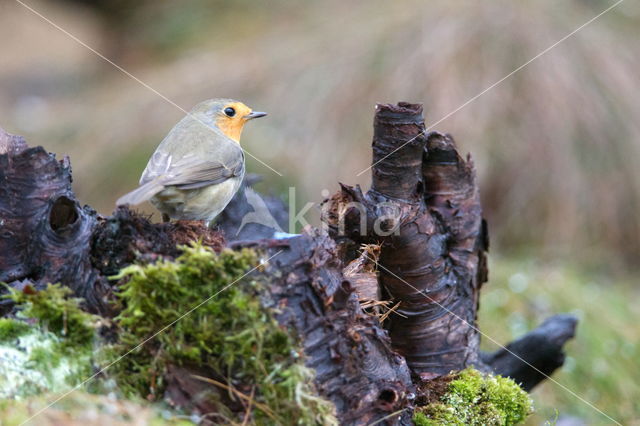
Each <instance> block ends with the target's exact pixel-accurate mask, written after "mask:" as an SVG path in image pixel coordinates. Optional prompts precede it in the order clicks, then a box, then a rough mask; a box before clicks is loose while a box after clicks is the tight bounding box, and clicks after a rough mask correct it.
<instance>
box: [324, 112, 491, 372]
mask: <svg viewBox="0 0 640 426" xmlns="http://www.w3.org/2000/svg"><path fill="white" fill-rule="evenodd" d="M345 206H350V207H345ZM325 211H327V212H329V214H327V215H326V216H325V220H326V221H327V222H328V223H329V225H330V226H331V230H332V234H333V235H334V236H335V237H336V238H340V237H343V236H344V237H347V238H350V239H351V240H353V241H354V242H355V243H356V244H363V243H376V244H380V245H381V247H382V250H381V255H380V260H379V263H378V265H379V272H380V284H381V287H382V292H383V298H384V294H386V295H387V297H388V298H390V299H391V300H392V301H394V302H398V303H400V306H399V308H398V309H397V311H396V312H397V313H398V315H392V316H391V317H390V321H389V326H388V328H389V333H390V336H391V340H392V342H393V346H394V349H396V350H397V351H398V352H399V353H400V354H401V355H403V356H404V357H405V358H406V359H407V362H408V363H409V366H410V367H411V368H412V370H413V371H414V372H416V373H418V374H421V375H422V377H423V378H432V377H437V376H439V375H443V374H447V373H449V372H450V371H452V370H461V369H463V368H465V367H466V366H468V365H476V366H479V365H481V362H480V361H479V358H478V345H479V334H478V331H477V328H475V317H476V310H477V306H478V292H479V289H480V285H481V284H482V282H483V281H484V280H485V276H486V274H485V272H484V270H485V266H484V256H485V254H484V253H485V250H486V236H485V233H484V232H483V229H484V228H483V226H482V216H481V208H480V198H479V193H478V188H477V183H476V180H475V172H474V170H473V165H472V163H471V161H470V160H468V161H466V162H465V161H464V160H462V158H460V156H459V155H458V153H457V151H456V148H455V144H454V142H453V139H452V138H451V137H450V136H448V135H441V134H438V133H431V134H428V135H425V132H424V121H423V119H422V106H421V105H413V104H404V103H403V104H399V105H397V106H394V105H379V106H378V110H377V112H376V120H375V123H374V136H373V166H372V184H371V189H370V190H369V191H368V192H367V193H366V194H363V193H362V191H361V190H360V188H358V187H356V188H352V187H348V186H345V185H343V187H342V190H341V191H340V192H339V193H338V194H336V195H334V197H332V199H331V200H329V201H328V206H327V207H326V208H325ZM336 212H338V213H336ZM343 224H344V225H343ZM363 224H364V225H365V226H364V228H363V226H362V225H363ZM363 231H364V232H363ZM341 233H342V234H341Z"/></svg>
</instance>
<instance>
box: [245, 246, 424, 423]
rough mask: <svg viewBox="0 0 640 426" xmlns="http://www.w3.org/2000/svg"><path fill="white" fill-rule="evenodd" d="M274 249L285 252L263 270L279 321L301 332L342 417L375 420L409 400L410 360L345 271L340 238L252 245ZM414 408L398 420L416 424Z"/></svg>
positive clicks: (320, 381)
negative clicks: (370, 311)
mask: <svg viewBox="0 0 640 426" xmlns="http://www.w3.org/2000/svg"><path fill="white" fill-rule="evenodd" d="M252 246H254V247H256V248H260V249H263V250H266V251H267V253H268V254H269V255H273V254H275V253H277V252H279V251H282V252H281V253H280V254H279V255H277V256H276V257H275V258H274V259H273V261H271V262H270V263H269V265H268V267H267V268H266V270H265V271H264V272H262V273H261V274H260V275H262V278H263V279H265V280H267V281H270V283H271V284H270V289H269V292H270V298H271V299H272V300H273V302H272V303H273V307H278V306H279V307H282V306H286V309H282V313H281V314H280V315H279V316H278V318H277V319H278V321H279V322H280V323H281V324H282V325H284V326H287V327H290V328H291V329H293V330H296V331H297V334H298V335H299V336H300V337H301V339H302V342H303V347H304V352H305V354H306V356H307V361H306V364H307V366H308V367H310V368H313V369H314V370H315V371H316V384H317V386H318V389H319V391H320V393H321V394H322V395H324V396H326V397H327V398H328V399H330V400H331V401H332V402H333V403H334V404H335V406H336V409H337V413H338V418H339V419H340V421H341V424H363V425H364V424H370V423H372V422H374V421H376V420H380V419H381V418H383V417H386V416H388V415H389V414H390V413H393V412H396V411H398V410H402V409H404V408H406V407H408V406H409V405H410V404H411V402H412V400H413V398H414V395H415V389H414V388H413V385H412V382H411V378H410V375H409V369H408V368H407V364H406V362H405V360H404V359H403V358H402V357H401V356H398V355H397V354H395V353H394V352H393V351H392V350H391V342H390V341H389V338H388V337H387V335H386V333H385V331H384V330H383V329H382V327H381V326H380V324H379V322H378V321H377V319H376V318H375V317H373V316H371V315H367V314H365V313H363V312H362V310H361V308H360V304H359V302H358V296H357V294H356V292H355V291H354V288H353V287H352V286H351V283H350V282H349V281H346V280H344V278H343V276H342V264H341V263H340V261H339V260H338V256H337V251H336V250H337V248H336V246H335V243H334V242H333V241H332V240H331V239H330V238H328V237H327V236H321V235H319V234H317V235H306V234H303V235H302V236H298V237H293V238H289V239H286V240H282V241H280V242H278V243H275V242H274V240H263V241H261V242H258V243H256V244H252ZM410 418H411V416H410V413H409V412H408V411H404V412H403V413H401V414H399V415H398V416H397V418H396V419H394V423H395V422H396V421H398V419H400V420H399V421H401V422H402V423H408V422H409V419H410Z"/></svg>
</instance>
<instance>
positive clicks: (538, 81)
mask: <svg viewBox="0 0 640 426" xmlns="http://www.w3.org/2000/svg"><path fill="white" fill-rule="evenodd" d="M612 3H613V2H610V1H602V0H568V1H564V2H554V1H551V0H540V1H536V2H530V1H527V2H509V1H506V0H505V1H503V0H498V1H493V2H471V1H445V0H438V1H432V2H424V1H419V0H402V1H398V2H388V1H381V0H354V1H350V2H344V1H338V0H325V1H323V2H311V1H301V2H295V3H294V2H290V1H285V0H270V1H264V2H255V1H249V0H240V1H235V2H228V1H220V0H188V1H187V0H185V1H178V0H160V1H157V0H156V1H152V0H138V1H134V0H110V1H109V0H47V1H45V0H30V1H28V4H29V5H31V6H33V7H34V8H35V9H37V10H38V11H39V12H41V13H42V14H44V15H45V16H46V17H47V18H49V19H51V20H52V21H53V22H55V23H56V24H58V25H60V26H61V27H63V28H65V29H66V30H68V31H70V32H71V33H72V34H74V35H75V36H77V37H78V38H79V39H81V40H82V41H83V42H85V43H86V44H88V45H89V46H91V47H94V48H95V49H97V50H98V51H100V52H102V53H104V54H105V55H106V56H108V57H109V58H110V59H112V60H113V61H114V62H116V63H117V64H118V65H120V66H122V67H124V68H125V69H126V70H127V71H129V72H131V73H132V74H134V75H135V76H136V77H138V78H140V79H141V80H143V81H144V82H146V83H148V84H149V85H150V86H151V87H153V88H154V89H156V90H157V91H158V92H159V93H161V94H162V95H164V96H166V97H168V98H169V99H171V100H172V101H174V102H175V103H177V104H178V105H180V106H181V107H182V108H185V109H190V108H191V106H192V105H194V104H195V103H197V102H199V101H200V100H203V99H206V98H211V97H233V98H236V99H241V100H243V101H245V102H246V103H247V104H248V105H250V106H252V107H254V108H255V109H257V110H266V111H268V112H269V113H270V116H269V117H268V118H266V119H264V120H260V121H257V122H255V123H251V124H250V125H249V126H248V128H247V129H246V131H245V134H244V137H243V145H244V146H245V147H246V149H247V150H248V151H249V152H251V153H252V154H254V155H256V156H257V157H259V158H260V159H261V160H263V161H264V162H266V163H267V164H269V165H270V166H272V167H274V168H275V169H277V170H278V171H280V172H281V173H282V174H283V175H284V176H283V177H280V176H278V175H277V174H275V173H273V172H272V171H270V170H269V169H267V168H265V167H264V166H262V165H260V164H259V163H257V162H255V161H254V160H252V159H249V161H248V167H249V170H250V171H252V172H257V173H261V174H263V175H264V176H265V179H266V182H265V185H264V186H265V187H266V188H268V189H269V190H270V191H271V192H274V193H277V194H282V195H286V194H287V190H286V188H287V187H289V186H295V187H296V190H297V197H296V199H297V202H298V203H299V204H302V205H303V204H304V203H305V202H306V201H320V200H321V199H322V198H323V197H322V195H321V191H322V190H323V189H328V190H330V191H331V192H333V191H334V190H335V189H336V188H337V182H338V181H341V182H345V183H350V184H355V183H360V184H362V185H363V186H365V187H367V185H368V182H369V179H370V174H369V173H364V174H362V175H361V176H359V177H358V176H356V175H357V174H358V173H359V172H360V171H362V170H363V169H365V168H366V167H367V166H368V165H369V164H370V156H371V153H370V140H371V133H372V132H371V123H372V117H373V106H374V104H375V103H376V102H396V101H399V100H407V101H414V102H424V103H425V116H426V121H427V125H429V124H430V123H434V122H437V121H440V120H441V119H442V118H443V117H445V116H447V115H448V114H449V113H450V112H452V111H454V110H455V109H456V108H458V107H459V106H460V105H462V104H464V103H465V102H466V101H467V100H469V99H470V98H472V97H474V96H475V95H477V94H478V93H480V92H482V91H483V90H484V89H485V88H486V87H488V86H490V85H491V84H493V83H494V82H496V81H498V80H499V79H501V78H502V77H504V76H505V75H507V74H508V73H510V72H511V71H512V70H514V69H515V68H517V67H518V66H520V65H521V64H523V63H524V62H526V61H528V60H529V59H531V58H532V57H534V56H535V55H537V54H538V53H539V52H541V51H542V50H544V49H546V48H547V47H549V46H550V45H552V44H553V43H555V42H556V41H558V40H559V39H561V38H562V37H564V36H565V35H567V34H568V33H570V32H571V31H573V30H574V29H576V28H577V27H579V26H580V25H582V24H583V23H585V22H586V21H588V20H589V19H591V18H592V17H594V16H595V15H597V14H598V13H599V12H601V11H602V10H604V9H605V8H606V7H608V6H609V5H611V4H612ZM638 28H640V4H639V3H638V2H633V1H625V2H623V3H621V4H620V5H619V6H618V7H616V8H615V9H614V10H612V11H611V12H610V13H608V14H606V15H604V16H603V17H602V18H600V19H598V20H597V21H595V22H594V23H593V24H591V25H589V26H588V27H586V28H584V29H583V30H582V31H580V32H579V33H577V34H576V35H575V36H573V37H571V38H569V39H568V40H566V41H565V42H563V43H562V44H560V45H558V46H557V47H556V48H554V49H553V50H551V51H550V52H549V53H547V54H545V55H544V56H542V57H540V58H539V59H538V60H536V61H535V62H533V63H531V64H530V65H528V66H527V67H526V68H524V69H523V70H522V71H520V72H518V73H516V74H515V75H513V76H512V77H510V78H509V79H507V80H505V81H504V82H503V83H501V84H500V85H498V86H497V87H495V88H494V89H492V90H490V91H489V92H487V93H486V94H485V95H483V96H482V97H480V98H478V99H477V100H475V101H474V102H472V103H471V104H469V105H468V106H466V107H465V108H463V109H462V110H460V111H458V112H457V113H455V114H453V115H451V116H450V117H448V118H447V119H445V120H443V121H442V122H440V123H438V125H437V126H436V127H435V130H439V131H444V132H450V133H452V134H453V135H454V137H455V138H456V140H457V141H458V144H459V145H460V147H461V148H462V151H464V152H471V153H472V155H473V158H474V160H475V163H476V166H477V169H478V174H479V177H480V182H481V191H482V198H483V205H484V208H485V212H486V216H487V218H488V221H489V225H490V231H491V238H492V259H493V265H492V269H491V271H492V274H491V280H490V282H489V284H488V285H487V286H486V287H485V290H484V293H483V298H482V301H481V313H480V321H481V323H482V325H483V330H484V331H485V332H487V333H489V334H490V335H491V336H493V337H496V338H498V340H500V341H504V342H506V341H508V340H511V339H512V338H513V337H517V336H519V335H520V334H522V333H523V332H524V331H526V330H527V329H528V328H530V327H532V326H534V325H536V324H537V323H539V322H540V321H541V320H542V319H543V317H545V316H547V315H550V314H553V313H556V312H565V311H573V312H577V313H579V315H580V316H581V319H582V322H581V324H580V325H579V329H578V336H577V338H576V340H575V341H574V342H573V343H571V345H570V346H569V351H570V359H569V362H568V364H567V366H566V367H565V368H563V370H562V371H561V372H560V373H559V374H558V375H557V377H556V378H557V379H558V380H559V381H560V382H561V383H563V384H565V385H566V386H568V387H569V388H571V389H573V390H574V391H575V392H577V393H578V394H580V395H581V396H583V397H584V398H586V399H587V400H589V401H591V402H593V403H594V404H596V405H597V406H598V407H599V408H601V409H603V410H604V411H605V412H607V413H608V414H610V415H612V416H614V417H615V418H616V419H617V420H618V421H621V422H623V423H624V424H629V423H631V422H633V421H636V420H637V419H638V418H639V417H640V408H639V404H638V403H637V400H638V399H640V387H639V386H637V383H639V382H640V373H638V372H637V371H636V369H635V368H634V367H635V365H637V361H636V360H637V359H638V355H639V354H638V346H637V343H636V342H637V340H638V337H640V336H639V333H640V331H639V328H640V326H638V324H639V322H640V313H639V312H638V309H637V307H636V304H635V301H636V300H638V286H637V278H638V276H639V269H640V268H639V266H640V265H639V263H638V253H640V214H638V212H639V211H640V167H639V166H638V164H639V162H640V161H639V160H640V101H639V100H638V93H640V79H639V78H638V70H640V43H638V38H639V36H640V32H639V30H638ZM0 48H1V51H0V126H2V127H3V128H5V129H6V130H8V131H10V132H12V133H18V134H22V135H24V136H25V137H26V138H27V140H28V141H29V142H30V143H31V144H32V145H36V144H42V145H44V146H45V147H47V148H48V149H49V150H51V151H53V152H57V153H58V154H60V155H62V154H68V155H70V156H71V159H72V164H73V167H74V188H75V190H76V192H77V194H78V196H79V198H80V199H81V200H83V202H86V203H88V204H90V205H92V206H93V207H95V208H97V209H98V210H99V211H100V212H101V213H103V214H109V213H110V212H111V211H112V209H113V207H114V202H115V200H116V199H117V198H118V196H119V195H121V194H123V193H124V192H126V191H127V190H130V189H132V188H133V187H134V186H135V185H136V183H137V180H138V177H139V175H140V172H141V170H142V169H143V168H144V166H145V164H146V161H147V159H148V157H149V155H150V154H151V153H152V152H153V150H154V148H155V146H156V145H157V144H158V142H159V141H160V140H161V139H162V137H163V136H164V135H165V134H166V133H167V131H168V130H169V129H170V128H171V127H172V126H173V125H174V124H175V123H176V122H177V121H178V120H179V119H180V118H181V117H182V115H183V113H182V112H181V111H180V110H179V109H178V108H176V107H175V106H172V105H171V104H170V103H168V102H167V101H165V100H163V99H162V98H161V97H160V96H159V95H158V94H156V93H153V92H152V91H150V90H148V89H147V88H145V87H143V86H142V85H141V84H139V83H137V82H136V81H134V80H132V79H131V78H129V77H127V76H126V75H124V74H123V73H121V72H120V71H118V70H117V69H116V68H115V67H113V66H112V65H110V64H108V63H107V62H105V61H104V60H102V59H100V58H99V57H98V56H96V55H95V54H93V53H92V52H90V51H89V50H88V49H86V48H85V47H82V46H80V45H79V44H77V43H76V42H74V41H73V40H72V39H71V38H69V37H68V36H67V35H65V34H63V33H62V32H60V31H59V30H57V29H55V28H53V27H52V26H50V25H49V24H47V23H46V22H44V21H43V20H42V19H41V18H39V17H37V16H36V15H34V14H33V13H31V12H30V11H29V10H27V9H26V8H24V7H22V6H21V5H20V4H18V3H16V2H14V1H13V0H8V1H3V2H2V3H0ZM146 209H148V211H149V212H152V209H151V208H149V207H146ZM315 217H316V220H317V215H316V216H315ZM523 282H526V283H527V284H526V286H524V284H522V283H523ZM514 283H515V284H514ZM518 283H519V284H518ZM523 286H524V288H523ZM534 397H535V398H536V402H537V406H538V414H537V417H536V418H535V419H534V420H532V422H540V421H544V420H550V419H551V420H553V418H554V416H555V414H554V413H555V411H554V410H557V412H558V415H559V419H560V421H564V420H563V419H564V418H565V417H566V416H569V417H571V416H574V417H575V418H576V419H579V420H580V421H584V422H587V423H588V424H602V423H605V422H606V419H605V418H603V417H601V416H600V415H599V414H597V413H596V412H595V411H593V410H592V409H590V408H589V407H588V406H586V405H585V404H584V403H582V402H580V401H579V400H577V399H576V398H574V397H572V396H571V395H569V394H567V393H566V392H565V391H563V390H562V389H560V388H558V387H557V386H555V385H553V384H552V383H547V384H545V385H543V386H542V387H540V389H538V390H537V391H535V392H534ZM563 416H565V417H563ZM532 424H535V423H532Z"/></svg>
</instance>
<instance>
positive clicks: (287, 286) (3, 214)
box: [0, 103, 576, 424]
mask: <svg viewBox="0 0 640 426" xmlns="http://www.w3.org/2000/svg"><path fill="white" fill-rule="evenodd" d="M372 171H373V177H372V186H371V189H370V190H369V191H367V192H366V193H363V192H362V191H361V189H360V188H359V187H355V188H354V187H350V186H347V185H342V187H341V190H340V191H339V192H338V193H336V194H335V195H334V196H333V197H331V198H330V199H328V200H325V202H324V205H323V221H324V223H325V224H326V226H327V227H328V228H329V233H328V235H327V233H325V232H321V231H320V230H307V231H305V232H304V233H303V234H302V235H298V236H293V237H289V238H286V239H274V238H273V232H272V231H269V230H265V229H264V228H260V227H255V226H254V227H253V228H251V227H250V228H247V229H245V230H244V231H243V232H238V231H240V230H241V229H240V228H242V217H239V216H240V215H244V214H246V213H247V212H249V211H251V209H250V207H248V206H247V201H246V199H245V198H244V190H243V191H240V192H239V193H238V195H237V196H236V197H235V198H234V200H233V201H232V203H231V204H230V206H229V207H228V208H227V210H226V212H225V213H224V214H223V215H222V217H221V218H220V222H219V229H222V230H225V231H226V233H227V237H228V238H230V239H236V237H237V239H238V241H234V242H233V243H229V244H227V243H226V242H225V239H224V238H223V235H222V233H221V232H219V231H213V230H211V229H209V228H207V227H206V226H205V225H203V224H202V223H199V222H175V223H166V224H153V223H151V222H150V221H149V220H148V218H145V217H142V216H140V215H138V214H135V213H133V212H131V211H130V210H128V209H127V208H119V209H117V210H116V211H115V212H114V214H113V216H110V217H103V216H100V215H98V214H97V213H96V212H95V211H94V210H93V209H91V208H90V207H88V206H84V207H81V204H80V203H79V202H78V200H77V199H76V197H75V195H74V194H73V191H72V188H71V167H70V162H69V160H68V158H66V157H65V158H64V159H62V160H57V159H56V157H55V155H53V154H50V153H47V152H46V151H45V149H44V148H42V147H36V148H29V147H28V146H27V145H26V143H25V142H24V140H23V139H22V138H19V137H15V136H11V135H8V134H6V133H5V132H4V131H0V281H4V282H6V283H7V284H8V285H9V286H11V287H14V288H23V287H24V286H25V285H27V284H28V285H30V286H31V287H32V288H35V289H40V288H43V287H44V286H45V285H46V284H48V283H56V282H60V283H62V284H63V285H66V286H68V287H70V288H71V289H72V290H73V291H74V293H75V294H76V295H78V296H79V297H82V298H84V300H85V303H86V308H87V309H88V310H90V311H92V312H95V313H99V314H101V315H104V316H112V315H114V314H115V312H113V307H112V304H110V300H111V298H112V291H113V288H112V287H113V286H114V285H116V286H117V282H114V281H109V280H108V277H109V276H112V275H114V274H115V273H117V272H118V271H119V270H120V269H121V268H123V267H125V266H127V265H129V264H131V263H133V262H136V261H145V262H153V261H154V260H155V259H158V258H169V259H172V258H175V257H176V256H177V255H178V254H179V253H180V250H179V249H178V248H177V247H176V246H177V245H178V244H184V243H186V242H188V241H193V240H196V239H200V240H202V241H203V242H204V244H206V245H208V246H210V247H212V248H213V249H214V250H220V249H222V248H223V247H224V246H225V245H228V246H230V247H232V248H240V247H253V248H256V249H259V250H261V251H263V252H265V253H266V254H267V256H271V255H273V254H276V253H278V255H277V256H275V257H274V258H273V259H272V261H270V262H269V264H268V265H267V266H266V267H265V268H263V269H261V270H260V271H259V272H258V271H256V272H254V276H255V277H256V278H260V279H262V280H264V281H265V282H268V283H269V285H268V287H267V290H266V291H267V292H268V297H265V300H268V301H271V302H269V303H273V304H275V305H277V306H279V307H282V308H281V309H280V310H279V312H280V313H279V314H278V316H277V320H278V322H279V323H280V324H281V325H282V326H283V327H286V328H287V329H289V330H292V332H293V333H295V334H296V335H297V336H299V338H300V340H301V342H302V345H303V348H304V352H305V356H306V365H307V366H308V367H310V368H312V369H314V370H315V372H316V385H317V388H318V390H319V392H320V393H321V395H323V396H324V397H326V398H327V399H329V400H330V401H332V402H333V403H334V405H335V407H336V412H337V416H338V419H339V420H340V421H341V423H343V424H369V423H371V422H376V421H382V422H384V423H386V424H410V422H411V412H412V410H411V409H412V407H413V405H414V403H415V400H416V395H417V393H418V392H419V389H420V388H421V387H422V386H424V384H425V383H428V382H429V381H430V380H432V379H434V378H437V377H439V376H442V375H446V374H448V373H449V372H451V371H458V370H461V369H463V368H465V367H466V366H470V365H473V366H475V367H476V368H479V369H481V370H484V371H493V372H495V373H498V374H503V375H507V376H509V377H511V378H513V379H514V380H515V381H516V382H519V383H522V384H523V386H524V388H525V389H527V390H529V389H531V388H533V387H534V386H535V385H536V384H537V383H539V382H540V381H541V380H543V379H544V378H545V377H546V375H549V374H551V373H552V372H553V371H554V370H555V369H556V368H558V367H559V366H560V365H562V362H563V360H564V355H563V352H562V346H563V344H564V343H565V342H566V341H567V340H568V339H570V338H571V337H572V336H573V334H574V330H575V326H576V320H575V318H573V317H570V316H567V315H564V316H557V317H553V318H551V319H549V320H547V321H546V322H545V323H544V324H543V325H542V326H541V327H540V328H538V329H537V330H534V331H533V332H531V333H529V334H528V335H526V336H524V337H522V338H521V339H519V340H517V341H516V342H513V343H511V344H508V345H507V346H506V347H505V348H503V349H501V350H499V351H497V352H495V353H492V354H481V353H480V352H479V341H480V331H479V330H478V328H477V325H476V316H477V310H478V303H479V292H480V289H481V286H482V284H483V283H484V282H485V281H486V280H487V266H486V251H487V249H488V235H487V226H486V223H485V222H484V221H483V219H482V209H481V205H480V197H479V190H478V185H477V181H476V177H475V171H474V168H473V163H472V161H471V159H470V158H469V157H468V158H467V159H466V160H464V159H462V157H461V156H460V155H459V154H458V152H457V150H456V146H455V143H454V141H453V138H452V137H451V136H449V135H443V134H439V133H429V134H425V133H424V121H423V118H422V106H421V105H416V104H408V103H399V104H398V105H378V106H377V108H376V116H375V121H374V138H373V166H372ZM266 205H267V208H268V209H269V210H270V211H271V213H272V214H273V216H274V217H276V218H277V219H276V220H277V222H278V223H284V222H286V214H287V212H286V210H285V206H284V204H282V203H279V202H278V201H277V200H273V199H271V200H270V201H269V202H267V204H266ZM231 230H233V232H232V231H231ZM230 234H234V235H230ZM363 245H365V249H364V250H361V247H362V246H363ZM366 247H369V248H366ZM363 286H366V287H367V290H366V294H368V296H367V298H368V299H371V298H378V299H379V301H377V302H375V303H373V304H372V305H371V306H373V305H375V306H378V304H379V303H382V302H384V301H386V302H390V303H391V305H393V308H391V311H390V312H387V313H386V314H385V315H383V316H382V317H381V316H380V315H371V314H370V313H368V312H367V311H369V310H370V309H369V308H367V306H370V305H367V303H368V302H367V303H363V301H362V297H361V295H362V294H363V293H362V291H363V288H364V287H363ZM265 303H266V302H265ZM1 309H2V313H3V314H4V315H7V314H9V313H10V312H11V310H12V306H11V304H10V303H9V301H7V300H4V301H3V302H2V305H1ZM375 309H377V308H375ZM375 309H374V310H375ZM381 318H384V321H381ZM180 376H181V377H180V380H174V381H173V383H174V389H172V390H171V392H172V393H173V394H174V395H178V394H179V395H181V398H182V400H183V401H184V402H185V404H187V405H189V404H190V405H191V406H192V407H193V408H198V404H199V400H198V398H196V397H195V395H194V394H193V393H194V392H197V389H198V388H201V387H202V384H201V383H200V384H199V385H198V386H195V385H193V383H190V382H189V380H187V379H185V376H184V375H183V374H180ZM169 381H170V382H171V380H169ZM192 385H193V386H192ZM200 408H203V409H204V408H206V407H200Z"/></svg>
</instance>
